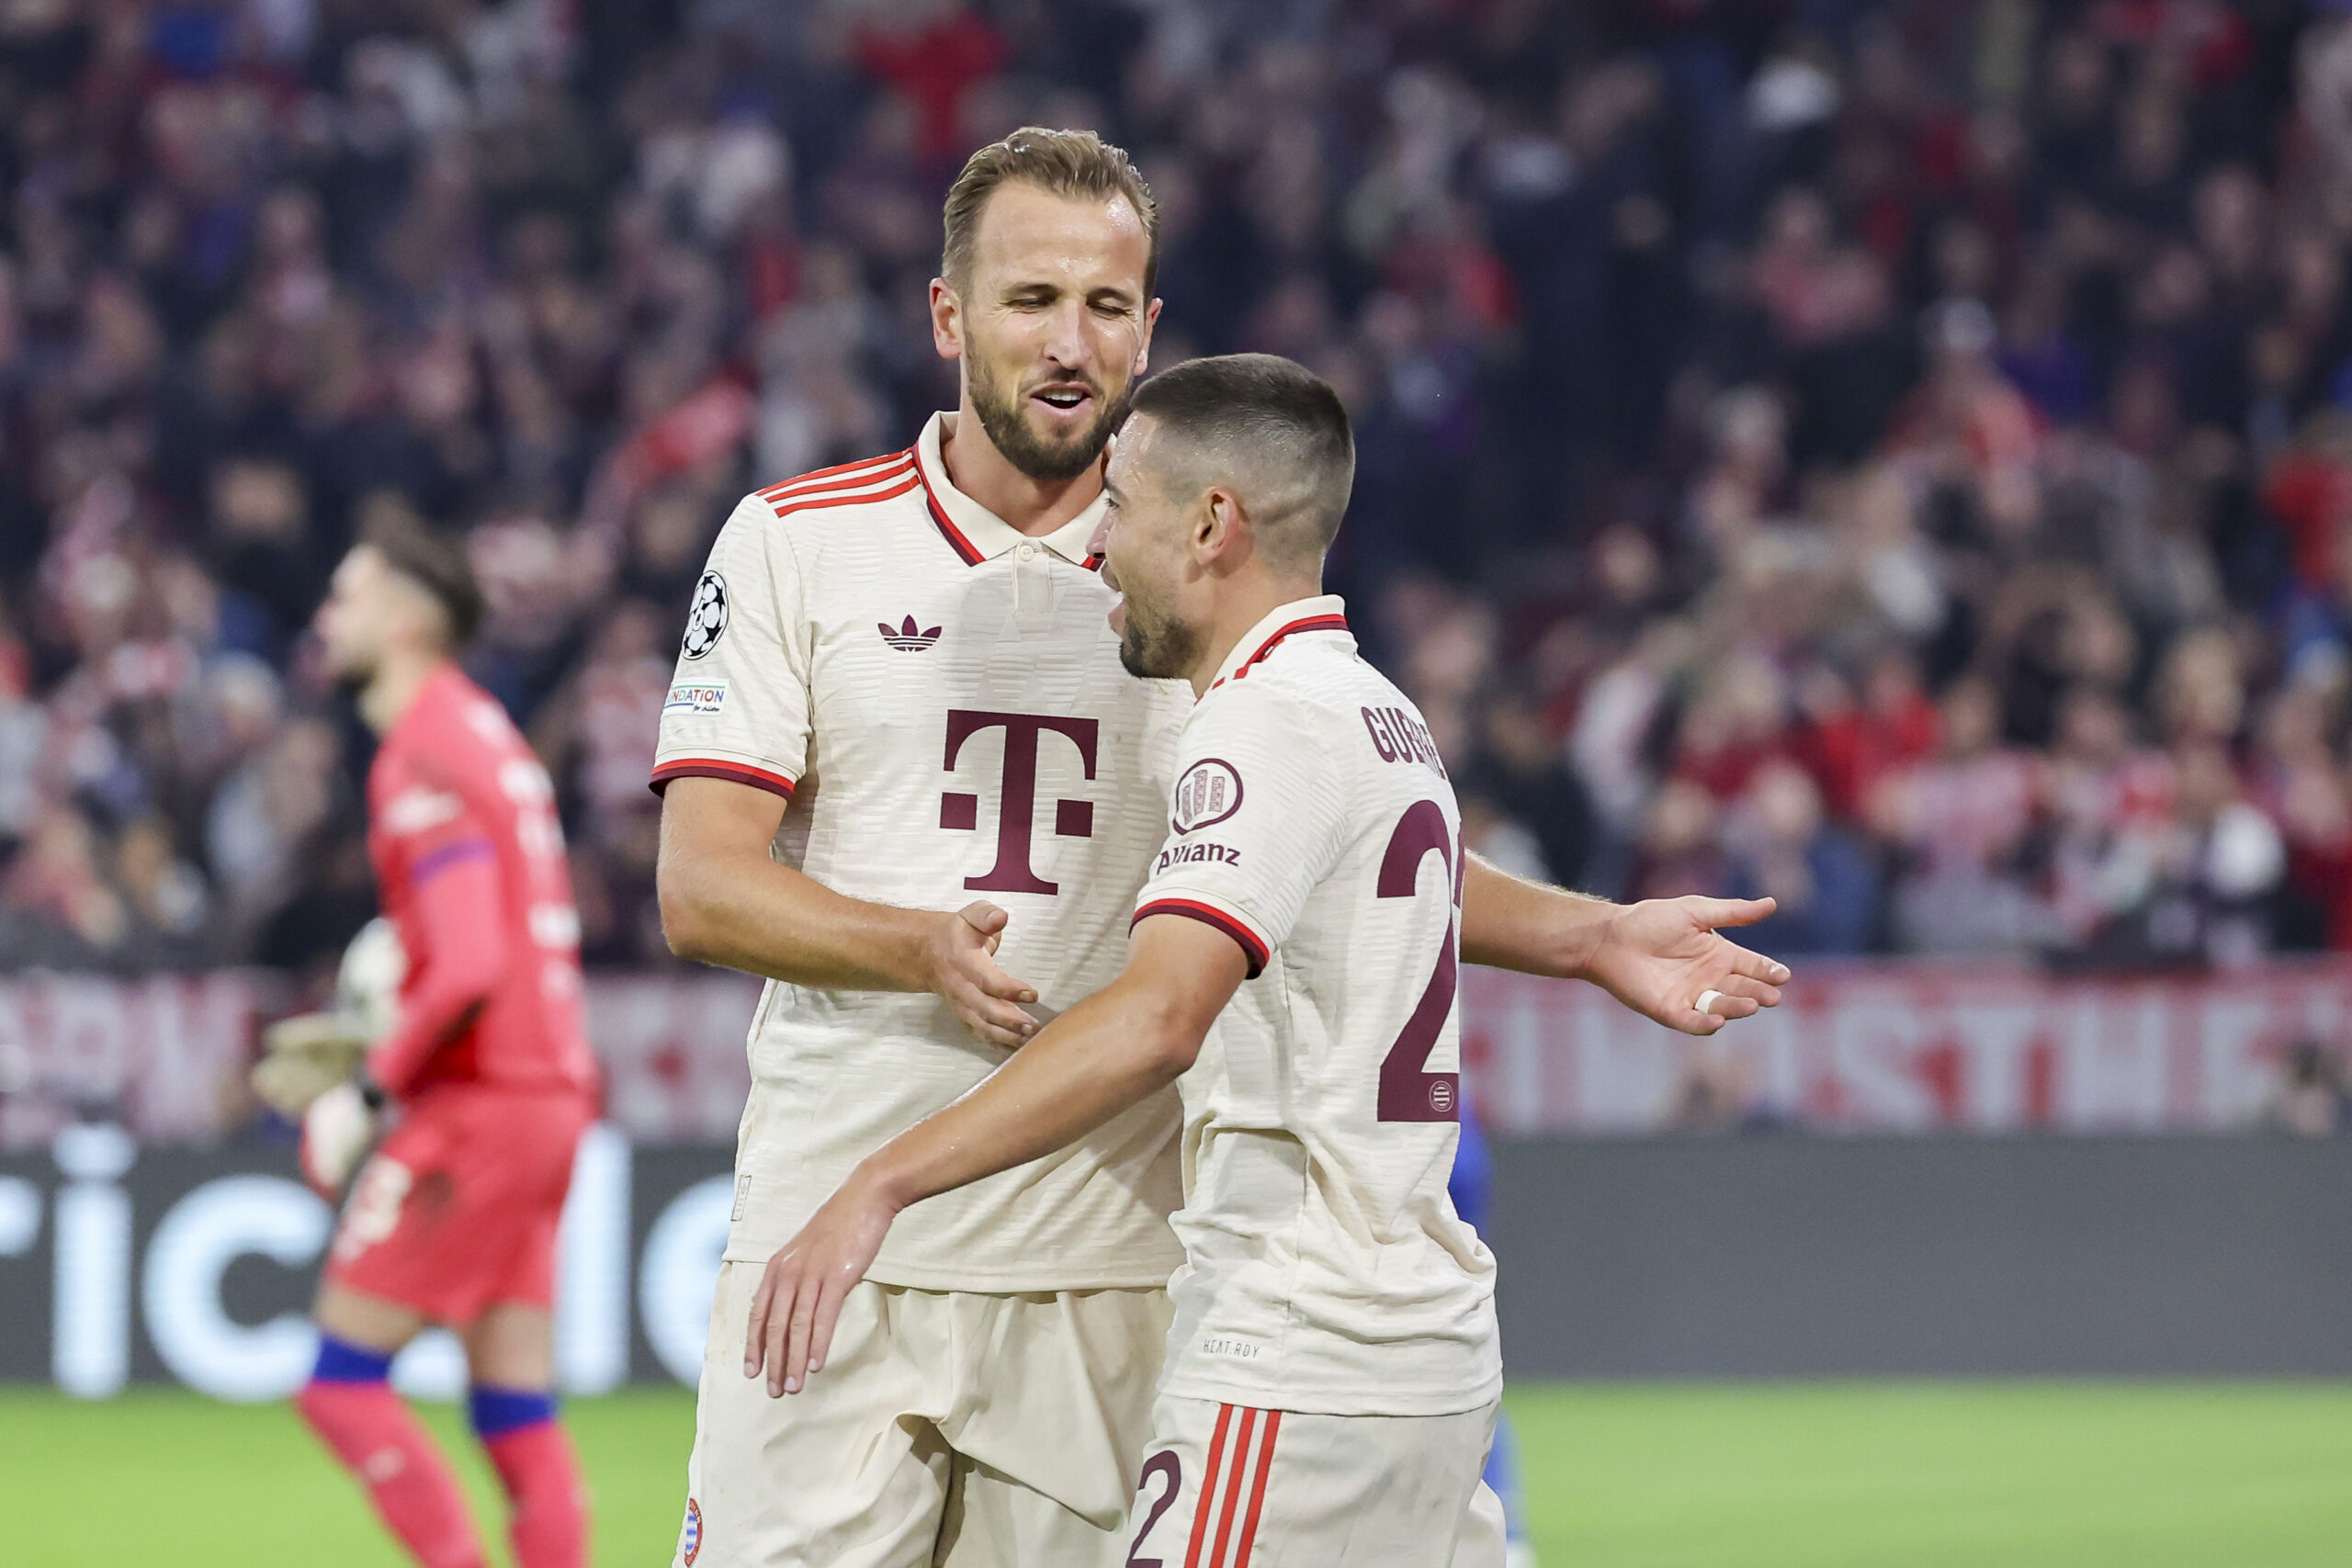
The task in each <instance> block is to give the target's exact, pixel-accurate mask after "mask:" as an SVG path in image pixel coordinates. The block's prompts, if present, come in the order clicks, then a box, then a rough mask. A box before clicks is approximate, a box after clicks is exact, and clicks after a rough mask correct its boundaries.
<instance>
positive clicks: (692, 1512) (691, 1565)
mask: <svg viewBox="0 0 2352 1568" xmlns="http://www.w3.org/2000/svg"><path fill="white" fill-rule="evenodd" d="M701 1550H702V1505H701V1504H700V1503H697V1502H695V1500H694V1499H693V1498H692V1497H689V1498H687V1499H686V1526H685V1529H683V1530H681V1531H680V1532H679V1533H678V1556H679V1558H680V1559H681V1560H682V1561H684V1563H685V1565H686V1568H695V1553H696V1552H698V1551H701Z"/></svg>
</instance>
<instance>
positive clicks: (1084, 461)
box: [972, 371, 1127, 484]
mask: <svg viewBox="0 0 2352 1568" xmlns="http://www.w3.org/2000/svg"><path fill="white" fill-rule="evenodd" d="M972 407H973V409H974V410H975V411H977V412H978V414H979V416H980V428H981V429H982V430H985V431H987V432H988V433H989V440H990V441H991V442H993V443H995V445H996V449H997V450H998V451H1000V452H1001V453H1003V454H1004V460H1005V461H1006V462H1008V463H1011V464H1012V466H1013V467H1014V468H1017V469H1019V470H1020V471H1021V473H1022V474H1023V475H1024V476H1026V477H1027V478H1029V479H1035V480H1037V481H1038V482H1039V483H1040V484H1063V483H1066V482H1068V481H1069V480H1070V479H1076V478H1078V476H1079V475H1080V474H1082V473H1084V472H1086V470H1087V469H1089V468H1092V467H1093V466H1094V463H1095V459H1097V458H1099V457H1102V456H1103V447H1104V446H1108V445H1110V441H1111V433H1112V432H1113V431H1114V430H1116V429H1117V428H1118V427H1119V421H1120V419H1121V418H1122V417H1123V416H1124V415H1125V413H1126V412H1127V400H1126V399H1125V398H1124V397H1122V398H1119V399H1118V400H1115V401H1114V402H1110V403H1106V404H1104V405H1103V412H1101V413H1099V414H1097V415H1095V416H1094V423H1091V424H1090V425H1088V426H1087V427H1086V428H1085V430H1083V431H1081V432H1080V434H1078V436H1077V437H1076V438H1075V439H1073V440H1071V441H1070V442H1069V443H1068V444H1066V445H1062V446H1056V445H1055V444H1053V443H1051V442H1048V441H1044V440H1041V439H1039V438H1038V435H1037V433H1036V432H1035V430H1033V429H1031V428H1030V426H1029V422H1028V421H1027V420H1026V419H1024V418H1023V417H1022V412H1021V400H1020V399H1018V398H1008V397H1005V396H1003V395H1002V394H1001V392H1000V391H999V389H998V387H997V383H996V378H994V377H993V376H990V375H989V374H988V373H987V372H985V371H982V372H978V373H977V374H975V375H974V376H973V378H972Z"/></svg>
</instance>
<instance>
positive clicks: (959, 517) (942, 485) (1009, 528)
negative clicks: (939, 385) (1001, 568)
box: [915, 413, 1106, 570]
mask: <svg viewBox="0 0 2352 1568" xmlns="http://www.w3.org/2000/svg"><path fill="white" fill-rule="evenodd" d="M955 419H956V416H955V415H954V414H952V413H935V414H933V415H932V416H931V419H930V421H929V422H928V423H925V424H924V425H923V427H922V435H921V436H920V437H918V438H917V439H916V441H915V471H916V472H917V473H919V474H921V475H922V497H923V502H924V504H925V505H926V506H928V507H929V508H930V511H931V520H932V522H933V525H936V526H937V528H938V529H939V532H940V536H941V537H943V538H944V539H945V540H946V541H947V545H948V547H949V548H950V549H953V550H954V551H955V552H956V554H957V555H958V556H961V557H962V558H963V559H964V564H965V565H966V566H978V565H979V564H980V562H982V561H984V560H994V559H995V558H997V557H999V556H1001V555H1002V554H1004V552H1005V551H1007V550H1009V549H1012V548H1014V547H1017V546H1020V545H1043V546H1044V547H1046V548H1047V549H1049V550H1051V551H1053V552H1054V553H1055V554H1056V555H1057V556H1059V557H1061V558H1062V559H1064V560H1066V561H1073V562H1075V563H1077V564H1078V565H1080V566H1083V567H1085V568H1087V569H1088V570H1093V569H1094V568H1096V567H1098V566H1100V565H1101V564H1102V562H1101V561H1100V560H1098V559H1097V558H1094V557H1092V556H1090V555H1088V554H1087V551H1086V547H1087V545H1088V544H1089V543H1091V541H1092V540H1093V538H1094V530H1095V528H1096V527H1097V526H1099V525H1101V523H1102V521H1103V507H1104V505H1105V504H1106V502H1104V500H1103V497H1102V496H1100V495H1098V496H1096V497H1095V498H1094V499H1093V500H1092V501H1091V502H1088V503H1087V507H1086V510H1085V511H1083V512H1081V513H1079V514H1078V515H1077V516H1075V517H1073V518H1071V519H1070V520H1069V522H1067V523H1065V524H1063V525H1061V526H1060V527H1058V528H1057V529H1055V530H1054V531H1053V532H1052V533H1050V534H1044V535H1037V536H1032V535H1028V534H1023V532H1022V531H1021V530H1020V529H1018V528H1015V527H1014V526H1013V525H1012V524H1010V523H1007V522H1006V521H1005V520H1004V519H1003V518H1001V517H999V516H998V515H997V514H996V513H993V512H990V511H989V509H988V508H987V507H985V506H982V505H981V504H980V503H979V502H977V501H974V500H973V499H972V498H971V497H970V496H968V495H966V494H965V493H964V492H963V491H960V490H957V489H956V483H955V481H954V480H953V479H949V478H948V477H947V464H946V462H945V461H944V459H943V458H942V457H941V456H940V446H941V440H942V437H944V435H945V434H947V432H948V431H949V430H950V429H951V428H953V424H954V421H955Z"/></svg>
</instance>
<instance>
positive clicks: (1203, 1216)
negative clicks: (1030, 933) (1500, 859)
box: [1136, 597, 1502, 1416]
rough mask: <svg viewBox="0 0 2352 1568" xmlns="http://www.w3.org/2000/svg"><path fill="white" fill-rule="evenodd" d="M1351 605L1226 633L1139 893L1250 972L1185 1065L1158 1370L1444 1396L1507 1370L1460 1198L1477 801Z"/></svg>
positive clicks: (1254, 1393) (1389, 1408)
mask: <svg viewBox="0 0 2352 1568" xmlns="http://www.w3.org/2000/svg"><path fill="white" fill-rule="evenodd" d="M1342 610H1343V606H1342V605H1341V604H1340V601H1339V600H1338V599H1336V598H1329V597H1325V598H1317V599H1308V600H1302V601H1300V602H1297V603H1295V604H1286V605H1283V607H1282V608H1281V609H1279V610H1277V611H1276V612H1275V613H1274V614H1273V615H1270V616H1268V617H1267V619H1266V620H1265V621H1263V622H1261V624H1260V625H1259V626H1258V627H1257V628H1256V629H1255V630H1253V631H1252V632H1251V633H1250V635H1249V636H1247V637H1243V638H1242V639H1241V642H1240V643H1239V644H1238V646H1237V647H1236V648H1235V649H1234V651H1233V654H1232V656H1231V657H1230V658H1229V659H1227V661H1226V664H1225V667H1224V669H1223V670H1221V671H1219V673H1218V678H1217V681H1216V684H1215V685H1213V686H1212V687H1211V688H1210V690H1209V692H1208V694H1206V695H1205V696H1204V697H1203V698H1202V700H1201V703H1200V705H1199V706H1197V707H1196V708H1194V709H1193V714H1192V716H1191V718H1190V719H1189V720H1188V721H1187V722H1186V724H1185V726H1184V734H1183V739H1182V745H1181V748H1180V750H1179V767H1178V776H1177V781H1176V787H1175V791H1174V793H1173V795H1172V796H1171V803H1172V804H1171V808H1170V817H1169V821H1168V824H1167V838H1166V841H1165V842H1164V843H1163V845H1162V846H1161V848H1160V851H1159V855H1158V857H1157V858H1156V860H1155V862H1154V864H1153V872H1152V878H1151V881H1150V882H1149V884H1148V885H1147V886H1146V887H1145V888H1144V890H1143V893H1142V896H1141V897H1140V899H1139V901H1138V904H1137V908H1136V919H1145V918H1147V917H1150V916H1157V915H1181V916H1184V917H1187V918H1190V919H1198V920H1204V921H1206V922H1207V923H1209V924H1211V925H1214V926H1216V928H1217V929H1219V930H1221V931H1225V932H1227V934H1228V935H1230V936H1231V937H1232V938H1233V940H1234V941H1235V942H1238V944H1239V945H1240V947H1241V950H1242V952H1243V953H1244V955H1245V956H1246V958H1247V960H1248V962H1249V966H1250V978H1249V979H1248V980H1246V981H1245V982H1244V983H1243V984H1242V986H1241V988H1240V989H1239V990H1238V992H1237V993H1236V994H1235V996H1234V999H1233V1000H1232V1002H1231V1003H1230V1004H1228V1005H1227V1008H1226V1010H1225V1012H1224V1013H1223V1015H1222V1016H1221V1017H1220V1018H1219V1019H1218V1021H1217V1022H1216V1025H1215V1027H1214V1028H1212V1029H1211V1030H1210V1032H1209V1036H1208V1039H1207V1041H1206V1042H1205V1043H1204V1045H1203V1047H1202V1051H1201V1055H1200V1058H1199V1060H1198V1061H1196V1062H1195V1063H1194V1064H1193V1068H1192V1070H1191V1071H1189V1072H1187V1073H1186V1074H1185V1075H1184V1077H1182V1079H1181V1080H1180V1082H1179V1088H1180V1089H1181V1090H1182V1095H1183V1100H1184V1135H1183V1159H1184V1190H1185V1203H1184V1207H1183V1209H1182V1211H1181V1212H1179V1213H1178V1214H1177V1216H1176V1221H1175V1224H1176V1231H1177V1235H1178V1236H1179V1237H1180V1238H1181V1239H1182V1241H1183V1243H1184V1247H1185V1252H1186V1257H1187V1261H1188V1267H1187V1269H1185V1270H1184V1271H1182V1272H1181V1273H1180V1274H1179V1275H1178V1276H1177V1278H1176V1280H1174V1282H1173V1283H1172V1284H1171V1286H1170V1289H1171V1291H1172V1292H1173V1293H1174V1297H1175V1307H1176V1319H1175V1325H1174V1327H1173V1328H1172V1329H1171V1330H1170V1337H1169V1343H1168V1368H1167V1374H1166V1378H1165V1381H1164V1382H1163V1385H1162V1386H1163V1392H1164V1393H1168V1394H1170V1395H1174V1396H1176V1397H1180V1398H1188V1399H1203V1400H1216V1401H1224V1402H1229V1403H1232V1404H1241V1405H1249V1406H1253V1407H1267V1408H1280V1409H1283V1410H1298V1411H1313V1412H1321V1413H1326V1414H1331V1415H1342V1416H1438V1415H1447V1414H1451V1413H1453V1412H1457V1411H1465V1410H1475V1409H1477V1408H1479V1407H1480V1406H1482V1405H1484V1404H1486V1403H1487V1401H1489V1400H1492V1399H1494V1398H1497V1397H1498V1395H1499V1393H1500V1391H1501V1387H1502V1369H1501V1352H1500V1348H1499V1343H1498V1338H1497V1336H1496V1328H1495V1313H1494V1258H1493V1257H1492V1255H1491V1254H1490V1253H1488V1251H1487V1248H1486V1247H1485V1245H1484V1244H1483V1243H1481V1242H1480V1241H1479V1239H1478V1237H1477V1235H1476V1233H1475V1232H1474V1231H1472V1230H1471V1229H1470V1227H1469V1226H1468V1225H1466V1224H1463V1223H1462V1221H1461V1220H1460V1219H1459V1218H1458V1217H1457V1216H1456V1215H1455V1213H1454V1212H1453V1202H1452V1201H1451V1200H1450V1199H1449V1198H1448V1197H1447V1195H1446V1179H1447V1177H1448V1175H1449V1174H1450V1173H1451V1172H1452V1170H1453V1151H1454V1145H1455V1142H1456V1140H1457V1138H1458V1136H1459V1134H1460V1124H1459V1117H1460V1114H1461V1104H1462V1100H1461V1079H1460V1077H1459V1074H1460V1071H1461V1042H1460V1032H1459V1028H1458V1024H1457V1020H1456V1017H1455V1008H1454V991H1455V976H1456V964H1457V963H1458V954H1457V948H1458V922H1457V919H1456V910H1457V906H1458V904H1459V902H1460V897H1461V877H1462V872H1463V863H1462V844H1461V818H1460V816H1459V813H1458V812H1457V810H1456V808H1455V805H1454V799H1453V786H1452V785H1451V784H1448V783H1447V782H1446V780H1445V775H1444V770H1443V767H1442V764H1440V763H1439V761H1438V760H1437V750H1436V748H1435V746H1434V745H1432V744H1430V739H1429V730H1428V728H1427V726H1426V725H1424V724H1423V723H1422V721H1421V718H1420V716H1419V713H1418V712H1417V711H1416V710H1415V709H1414V707H1413V705H1412V704H1411V703H1410V702H1408V701H1407V700H1406V698H1405V696H1404V694H1402V693H1400V692H1398V691H1397V688H1396V687H1395V686H1393V685H1391V684H1390V683H1389V682H1387V681H1386V680H1385V679H1384V678H1383V677H1382V676H1381V674H1380V673H1379V671H1376V670H1374V668H1373V667H1372V666H1371V665H1369V664H1367V663H1365V662H1364V661H1363V659H1361V658H1360V657H1358V655H1357V653H1356V645H1355V639H1354V637H1351V636H1350V635H1349V633H1348V629H1347V622H1346V619H1345V617H1344V615H1343V614H1342Z"/></svg>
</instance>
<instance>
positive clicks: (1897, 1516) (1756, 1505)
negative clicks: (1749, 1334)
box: [0, 1383, 2352, 1568]
mask: <svg viewBox="0 0 2352 1568" xmlns="http://www.w3.org/2000/svg"><path fill="white" fill-rule="evenodd" d="M1510 1403H1511V1409H1512V1413H1513V1415H1514V1416H1516V1417H1517V1419H1518V1422H1519V1432H1520V1441H1521V1450H1522V1454H1521V1462H1522V1467H1523V1469H1524V1472H1525V1476H1526V1482H1527V1491H1528V1506H1529V1512H1530V1515H1531V1517H1532V1521H1533V1526H1534V1531H1535V1540H1536V1544H1537V1546H1538V1547H1539V1548H1540V1549H1541V1550H1542V1552H1543V1555H1544V1562H1547V1563H1548V1564H1551V1565H1552V1568H1718V1565H1721V1568H1735V1565H1736V1568H1894V1565H1900V1568H2045V1565H2046V1568H2109V1565H2113V1568H2125V1565H2129V1568H2321V1565H2322V1564H2326V1565H2330V1568H2337V1565H2341V1564H2343V1563H2345V1562H2352V1387H2347V1386H2346V1385H2342V1384H2324V1385H2316V1386H2308V1387H2289V1386H2280V1385H2235V1384H2191V1385H2150V1384H2113V1383H2102V1384H2072V1383H2059V1384H2019V1383H1988V1384H1886V1383H1850V1384H1813V1385H1806V1384H1791V1385H1779V1386H1768V1387H1724V1386H1714V1385H1687V1386H1666V1387H1662V1386H1634V1387H1621V1386H1603V1387H1592V1386H1570V1387H1559V1386H1554V1387H1544V1386H1528V1387H1521V1388H1519V1389H1517V1390H1515V1391H1514V1392H1513V1393H1512V1395H1511V1402H1510ZM569 1416H570V1419H571V1426H572V1430H573V1431H574V1433H575V1434H576V1435H577V1436H578V1438H579V1441H580V1446H581V1449H582V1454H583V1456H584V1459H585V1462H586V1464H587V1468H588V1472H589V1478H590V1482H591V1483H592V1485H593V1486H594V1493H595V1506H596V1516H597V1517H596V1524H597V1531H596V1538H597V1551H596V1561H597V1562H598V1563H599V1564H603V1565H610V1568H620V1565H624V1564H626V1565H628V1568H660V1565H661V1564H662V1563H666V1562H669V1560H670V1552H671V1548H672V1544H673V1541H674V1540H675V1535H676V1529H677V1517H678V1510H679V1507H680V1506H681V1499H680V1496H679V1488H680V1483H681V1478H682V1476H683V1467H684V1460H685V1452H686V1447H687V1443H688V1440H689V1438H690V1437H691V1435H692V1429H693V1409H692V1404H691V1401H690V1399H689V1397H688V1396H687V1395H686V1394H684V1393H675V1392H669V1391H662V1392H658V1393H630V1394H625V1395H621V1396H617V1397H615V1398H609V1399H583V1400H576V1401H573V1402H572V1403H571V1405H570V1406H569ZM428 1419H430V1420H431V1421H432V1423H433V1425H434V1427H435V1430H436V1431H438V1432H439V1433H440V1434H441V1435H442V1436H443V1437H444V1438H446V1439H447V1440H448V1441H449V1443H450V1446H451V1451H452V1452H453V1453H455V1454H457V1455H458V1459H459V1462H460V1465H461V1466H462V1468H463V1470H464V1472H465V1475H466V1478H467V1482H468V1483H469V1486H471V1487H472V1489H473V1492H474V1495H475V1497H476V1499H477V1502H478V1504H479V1505H480V1506H481V1512H482V1517H484V1518H485V1519H490V1520H495V1518H496V1517H497V1516H496V1514H495V1512H494V1511H493V1507H492V1501H493V1496H494V1493H493V1490H492V1481H491V1478H490V1474H489V1472H488V1471H487V1470H486V1469H484V1468H483V1466H482V1465H481V1462H480V1461H479V1460H478V1459H477V1458H476V1457H475V1455H474V1450H472V1448H471V1446H470V1445H469V1444H468V1443H466V1442H465V1441H464V1438H463V1429H462V1426H461V1424H460V1422H459V1420H458V1416H457V1414H456V1412H455V1411H454V1410H452V1409H449V1408H446V1407H443V1408H436V1409H433V1410H430V1411H428ZM494 1530H495V1526H494V1525H493V1526H492V1532H493V1533H494ZM500 1560H501V1561H503V1557H502V1558H501V1559H500ZM0 1561H6V1562H10V1563H16V1562H25V1563H42V1564H46V1565H51V1568H80V1565H82V1564H92V1565H96V1564H102V1563H103V1564H107V1565H113V1564H119V1563H142V1564H143V1563H155V1564H168V1565H169V1568H261V1565H277V1564H305V1565H308V1564H313V1563H322V1564H323V1563H332V1564H334V1565H336V1568H399V1564H400V1561H401V1560H400V1559H399V1558H398V1557H397V1556H396V1555H395V1554H394V1553H393V1552H392V1551H391V1550H390V1548H389V1547H388V1546H387V1545H385V1544H384V1542H383V1541H382V1540H379V1537H378V1536H377V1534H376V1530H375V1526H374V1524H373V1522H372V1521H371V1520H370V1519H369V1518H368V1515H367V1513H366V1512H365V1510H364V1508H363V1506H362V1505H361V1503H360V1501H359V1497H358V1495H357V1493H356V1490H355V1489H354V1488H353V1487H352V1486H351V1485H350V1484H349V1483H347V1482H345V1480H344V1478H343V1477H342V1475H340V1474H339V1473H338V1472H335V1471H334V1470H333V1469H332V1468H331V1467H330V1466H329V1465H328V1463H327V1461H325V1459H324V1458H322V1456H321V1455H320V1454H319V1453H318V1452H317V1451H316V1450H314V1449H313V1448H312V1446H311V1441H310V1439H309V1438H308V1436H307V1434H305V1433H304V1432H303V1431H302V1429H301V1428H300V1427H299V1426H297V1425H296V1423H295V1421H294V1418H293V1416H291V1415H290V1414H289V1413H288V1411H287V1410H286V1409H284V1408H283V1407H280V1406H266V1407H259V1408H254V1407H236V1406H226V1405H218V1404H208V1403H206V1402H204V1401H202V1400H199V1399H197V1398H195V1397H194V1396H192V1395H187V1394H181V1393H135V1394H132V1395H130V1396H127V1397H125V1398H122V1399H119V1400H116V1401H113V1402H110V1403H107V1404H73V1403H71V1402H68V1401H66V1400H63V1399H61V1398H59V1397H57V1396H55V1395H53V1394H50V1393H31V1392H25V1391H8V1392H0Z"/></svg>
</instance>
